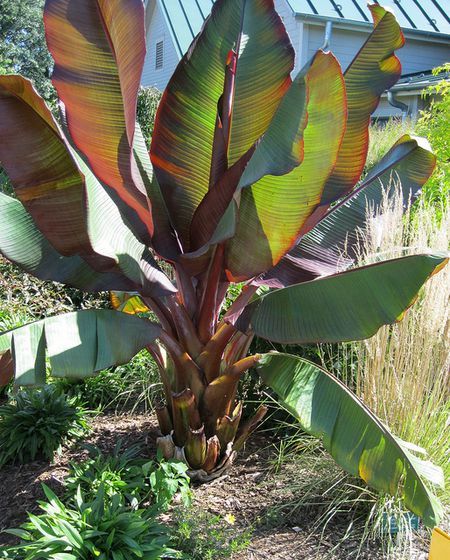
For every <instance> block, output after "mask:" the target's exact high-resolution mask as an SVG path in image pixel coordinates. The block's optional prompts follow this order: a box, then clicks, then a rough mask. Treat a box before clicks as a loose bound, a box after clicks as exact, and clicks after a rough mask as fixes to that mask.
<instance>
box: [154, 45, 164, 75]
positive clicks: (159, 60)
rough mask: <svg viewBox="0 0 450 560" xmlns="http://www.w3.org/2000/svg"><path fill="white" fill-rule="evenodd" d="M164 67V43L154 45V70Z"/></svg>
mask: <svg viewBox="0 0 450 560" xmlns="http://www.w3.org/2000/svg"><path fill="white" fill-rule="evenodd" d="M163 65H164V41H158V42H157V43H156V63H155V68H156V70H160V69H161V68H162V67H163Z"/></svg>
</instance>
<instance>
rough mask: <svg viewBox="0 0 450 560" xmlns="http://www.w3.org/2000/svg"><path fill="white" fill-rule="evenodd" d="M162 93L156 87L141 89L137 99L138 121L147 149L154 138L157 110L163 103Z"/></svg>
mask: <svg viewBox="0 0 450 560" xmlns="http://www.w3.org/2000/svg"><path fill="white" fill-rule="evenodd" d="M161 95H162V94H161V92H160V91H159V90H158V89H156V88H154V87H142V86H141V87H140V88H139V92H138V97H137V107H136V120H137V121H138V123H139V125H140V127H141V130H142V134H143V136H144V139H145V143H146V145H147V147H149V146H150V141H151V139H152V136H153V127H154V125H155V117H156V110H157V109H158V105H159V102H160V101H161Z"/></svg>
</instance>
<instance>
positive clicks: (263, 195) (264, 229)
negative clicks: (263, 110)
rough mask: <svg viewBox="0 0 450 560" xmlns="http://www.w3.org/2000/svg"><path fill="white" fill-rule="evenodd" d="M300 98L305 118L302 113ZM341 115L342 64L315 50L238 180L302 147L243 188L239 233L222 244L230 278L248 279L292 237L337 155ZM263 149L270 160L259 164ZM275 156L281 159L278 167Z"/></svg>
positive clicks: (291, 242) (277, 257) (343, 117)
mask: <svg viewBox="0 0 450 560" xmlns="http://www.w3.org/2000/svg"><path fill="white" fill-rule="evenodd" d="M305 99H306V114H305V117H304V118H302V117H301V116H300V115H299V114H301V112H302V105H303V103H304V100H305ZM345 120H346V98H345V86H344V80H343V76H342V72H341V68H340V65H339V63H338V61H337V60H336V58H335V57H334V56H333V55H332V54H331V53H324V52H323V51H318V52H317V53H316V55H315V56H314V57H313V59H312V60H311V62H310V63H309V64H308V65H307V66H306V67H305V69H304V70H303V71H302V72H301V73H300V74H299V75H298V76H297V77H296V79H295V80H294V82H293V84H292V85H291V88H290V89H289V91H288V93H287V94H286V97H285V98H284V99H283V102H282V103H281V104H280V107H279V111H278V112H277V113H276V115H275V117H274V120H273V122H272V124H271V125H270V127H269V130H268V137H267V141H265V138H264V139H263V140H262V141H261V143H260V144H259V146H258V147H257V149H256V151H255V154H254V156H253V158H256V162H257V165H254V166H253V163H252V160H250V162H249V164H248V166H247V168H246V170H245V172H244V177H243V180H244V179H245V177H246V175H247V179H245V183H247V181H248V180H250V179H253V178H257V174H256V172H257V167H259V166H261V168H263V169H264V170H265V171H267V170H269V169H270V165H272V167H273V169H274V170H275V171H276V172H277V173H283V172H284V171H286V170H287V169H289V168H292V167H293V166H295V165H297V164H298V163H299V162H301V160H302V155H301V152H302V151H303V161H302V163H301V164H300V165H298V166H297V167H295V168H294V169H293V170H292V171H291V172H290V173H287V174H286V175H281V176H273V175H268V176H266V177H264V178H262V179H260V180H259V181H257V182H256V183H255V184H254V185H252V186H250V187H247V188H243V189H242V191H241V203H240V208H239V218H238V224H237V230H236V234H235V236H234V237H233V238H232V239H231V240H230V241H229V242H228V244H227V253H226V268H227V274H228V276H229V278H230V279H232V280H236V281H237V280H239V281H241V280H246V279H249V278H251V277H253V276H255V275H258V274H260V273H262V272H264V271H265V270H268V269H270V268H272V266H274V265H275V264H277V263H278V261H279V260H280V259H281V258H282V257H283V255H285V254H286V252H287V251H289V249H290V248H291V247H292V246H293V245H294V243H295V242H296V240H297V238H298V234H299V231H300V230H301V228H302V225H303V224H304V222H305V221H306V220H307V219H308V217H309V216H310V214H311V213H312V212H313V210H314V208H315V207H316V206H317V204H319V202H320V199H321V196H322V190H323V187H324V185H325V182H326V180H327V179H328V177H329V175H330V173H331V171H332V169H333V167H334V165H335V163H336V158H337V155H338V151H339V146H340V144H341V141H342V136H343V134H344V130H345ZM292 123H294V124H295V125H296V127H297V128H295V126H292ZM306 125H307V126H306ZM305 126H306V128H305ZM285 129H288V130H290V132H291V134H290V135H289V143H288V144H283V143H279V146H277V138H279V137H281V136H282V134H284V132H283V131H284V130H285ZM324 137H326V138H327V141H326V142H324V141H323V139H324ZM279 149H281V150H282V153H283V155H282V156H281V154H280V152H279ZM289 151H290V153H289ZM259 154H261V155H259ZM280 156H281V157H280ZM288 156H289V157H288ZM265 157H268V158H271V159H273V160H274V163H271V164H270V165H268V166H265V167H264V165H265V164H264V160H265ZM253 158H252V159H253ZM275 162H279V168H278V169H276V167H277V163H275ZM247 170H248V171H247ZM245 183H244V184H245ZM249 247H252V250H251V251H249V250H248V249H249Z"/></svg>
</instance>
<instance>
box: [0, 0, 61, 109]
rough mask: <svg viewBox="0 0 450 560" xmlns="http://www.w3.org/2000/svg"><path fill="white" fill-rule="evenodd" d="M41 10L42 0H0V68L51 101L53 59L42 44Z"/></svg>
mask: <svg viewBox="0 0 450 560" xmlns="http://www.w3.org/2000/svg"><path fill="white" fill-rule="evenodd" d="M43 7H44V0H0V14H1V17H0V66H2V67H3V68H4V70H5V71H7V72H13V73H18V74H22V75H23V76H25V77H27V78H30V79H31V80H32V81H33V83H34V85H35V87H36V89H37V90H38V91H39V93H40V94H41V95H42V97H43V98H44V99H46V100H47V101H53V100H54V99H55V90H54V88H53V86H52V83H51V81H50V75H51V71H52V67H53V60H52V57H51V56H50V53H49V52H48V48H47V44H46V42H45V33H44V25H43V20H42V12H43Z"/></svg>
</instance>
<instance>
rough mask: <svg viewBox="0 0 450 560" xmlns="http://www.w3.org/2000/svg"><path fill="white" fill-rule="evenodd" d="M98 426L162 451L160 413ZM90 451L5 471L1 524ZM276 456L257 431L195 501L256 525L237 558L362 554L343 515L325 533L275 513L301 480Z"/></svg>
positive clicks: (418, 554)
mask: <svg viewBox="0 0 450 560" xmlns="http://www.w3.org/2000/svg"><path fill="white" fill-rule="evenodd" d="M92 427H93V431H92V433H91V434H90V435H89V437H88V438H87V442H88V443H90V444H94V445H96V446H98V447H99V448H100V449H101V450H102V451H104V452H108V451H111V450H112V448H113V447H114V444H115V443H116V442H117V440H118V439H119V438H121V439H122V440H123V446H122V447H123V448H126V447H128V446H129V445H132V444H136V443H139V444H141V445H142V447H143V450H144V453H145V454H146V455H148V456H152V455H153V454H154V452H155V439H156V437H157V433H158V432H157V427H156V422H155V419H154V418H153V417H151V416H149V415H139V414H134V415H132V416H131V415H121V416H113V415H102V416H98V417H97V418H95V419H93V420H92ZM147 452H148V453H147ZM85 455H86V451H84V450H83V449H82V448H81V446H80V445H78V446H74V447H73V448H71V449H65V450H64V451H63V453H62V454H61V455H60V456H59V457H57V458H56V460H55V461H54V463H53V464H49V463H48V462H47V463H46V462H39V461H36V462H33V463H30V464H28V465H22V466H7V467H4V468H3V469H2V470H1V471H0V488H1V489H0V530H2V529H6V528H10V527H18V526H19V525H20V524H21V523H22V522H24V521H25V520H26V512H37V511H39V508H38V506H37V504H36V500H38V499H41V498H43V493H42V489H41V483H42V482H45V484H47V485H48V486H50V487H51V488H52V489H53V490H54V491H55V492H56V493H57V494H61V493H62V491H63V485H64V477H65V475H66V474H67V471H68V464H69V462H70V461H78V460H80V459H82V458H83V456H85ZM273 455H274V450H273V447H271V446H270V444H269V442H268V440H267V439H266V437H265V436H264V435H263V434H254V435H253V437H252V438H251V439H250V441H249V443H248V444H247V447H246V449H245V450H244V451H242V452H241V454H240V455H239V456H238V458H237V460H236V463H235V465H234V466H233V468H232V469H231V470H230V471H229V473H228V474H226V475H225V476H223V477H222V478H220V479H217V480H215V481H213V482H211V483H209V484H207V485H201V486H198V487H196V488H194V507H199V508H202V509H203V510H207V511H209V512H211V513H214V514H220V515H225V514H228V513H229V514H232V515H233V516H234V517H235V518H236V530H239V529H241V528H247V527H254V532H253V536H252V539H251V543H250V546H249V548H248V549H247V550H246V551H245V552H241V553H239V554H236V555H235V556H234V557H233V560H263V559H264V560H265V559H271V560H272V559H273V560H306V559H307V560H343V559H351V558H355V556H356V554H355V551H356V550H357V548H358V542H356V541H355V540H352V538H348V539H344V543H343V544H342V543H341V544H340V541H341V540H342V537H343V535H344V534H345V531H346V524H345V519H338V520H337V521H336V522H335V523H333V524H330V525H329V526H328V528H327V531H326V532H325V533H324V534H321V531H319V530H317V529H315V528H314V524H313V517H314V511H304V510H302V509H301V508H300V509H299V510H298V511H295V512H289V511H286V510H285V511H284V513H282V515H281V516H280V514H278V515H277V516H276V518H274V516H273V512H274V511H278V512H279V511H283V500H286V492H283V491H282V489H283V487H285V486H286V484H287V483H288V481H289V480H294V479H295V477H296V476H297V472H296V469H295V466H292V465H291V466H290V465H289V464H287V465H284V464H283V466H282V469H281V471H278V472H275V471H274V469H273V458H274V457H273ZM347 526H348V522H347ZM9 542H12V538H11V539H10V537H9V536H8V535H5V534H1V533H0V544H6V543H9ZM412 547H413V551H412V553H410V554H408V555H407V556H404V555H401V556H399V557H398V558H399V560H406V559H407V560H426V558H427V553H426V550H427V544H426V542H424V539H423V538H422V536H421V534H420V533H419V534H418V535H417V538H415V540H414V543H413V545H412ZM379 549H380V547H379V546H378V545H377V543H376V542H372V543H370V544H369V545H365V548H364V549H363V550H362V552H361V556H360V558H361V559H362V560H379V559H382V558H385V556H383V554H382V553H381V552H379Z"/></svg>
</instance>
